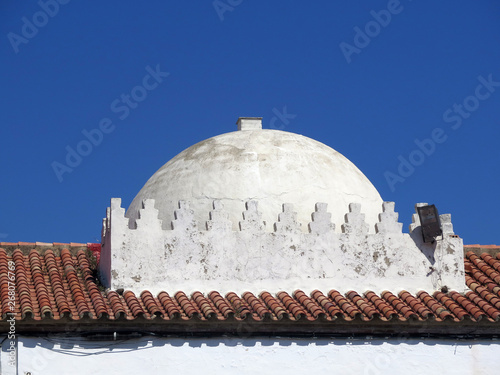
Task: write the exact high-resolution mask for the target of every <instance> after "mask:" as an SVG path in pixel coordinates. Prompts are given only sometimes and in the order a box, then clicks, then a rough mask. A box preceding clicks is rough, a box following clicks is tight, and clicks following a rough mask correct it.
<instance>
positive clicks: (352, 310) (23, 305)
mask: <svg viewBox="0 0 500 375" xmlns="http://www.w3.org/2000/svg"><path fill="white" fill-rule="evenodd" d="M78 245H80V244H78ZM88 249H91V248H90V247H88ZM94 250H95V251H99V250H100V247H99V248H97V246H95V247H94ZM90 257H91V255H90V253H89V252H85V251H83V250H81V249H80V250H79V249H78V248H77V249H74V251H73V252H70V251H69V250H68V249H63V250H60V251H57V252H56V251H53V250H52V249H46V250H44V251H39V250H32V251H30V252H29V253H26V252H23V251H21V250H19V249H16V250H13V251H10V252H7V251H5V250H3V249H0V298H1V303H0V322H1V321H5V320H6V319H7V318H8V315H7V313H8V312H10V308H9V307H10V305H9V298H8V297H9V287H8V281H9V279H8V277H9V276H8V275H9V274H8V272H9V270H8V264H9V262H10V261H12V262H14V265H15V269H14V275H15V278H16V280H15V313H16V319H18V320H21V321H24V320H30V319H33V320H37V321H46V320H53V321H57V320H60V319H63V318H65V319H69V320H70V321H78V320H81V319H83V318H85V319H86V321H88V320H89V319H90V321H102V320H104V321H106V320H108V321H114V320H123V321H124V322H126V321H127V320H135V319H137V318H143V319H146V320H153V319H157V320H160V321H164V322H166V323H168V322H170V321H172V322H174V321H190V320H193V319H194V320H197V321H200V322H203V321H211V320H216V321H220V322H222V321H241V320H250V321H255V322H258V321H265V322H266V324H271V323H272V322H275V323H272V324H277V322H278V321H281V322H283V321H290V322H291V323H290V324H293V322H294V321H301V322H306V323H307V322H311V323H312V322H315V321H322V322H330V323H332V324H334V322H335V321H339V319H341V321H343V322H352V321H358V322H365V323H363V324H370V323H368V322H369V321H372V322H373V321H376V320H379V321H384V322H406V321H414V322H425V321H427V320H429V321H433V320H434V321H435V322H436V324H440V323H439V322H444V321H452V322H461V321H464V320H468V321H470V322H481V321H486V322H488V321H489V322H492V323H491V324H493V323H495V324H496V322H499V321H500V260H499V259H500V254H499V255H498V256H496V257H495V256H492V255H491V254H489V253H483V254H481V255H477V253H475V252H472V251H471V252H468V253H467V254H466V259H465V263H464V266H465V271H466V276H465V282H466V284H467V286H468V287H469V288H470V291H469V292H466V293H459V292H457V291H449V292H446V293H445V292H442V291H420V292H418V293H416V294H412V293H409V292H408V291H401V292H400V293H399V294H398V295H395V294H393V293H391V292H387V291H386V292H382V293H380V294H378V293H375V292H373V291H349V292H348V293H345V294H342V293H340V292H339V291H337V290H335V289H332V290H330V291H327V294H325V293H324V292H323V291H319V290H315V291H313V292H312V293H310V294H306V293H304V292H303V291H302V290H296V291H295V292H293V293H292V294H290V293H289V292H288V291H281V292H278V293H276V294H273V293H271V292H270V291H263V292H262V293H260V295H259V296H256V295H254V294H253V293H250V292H245V293H243V294H241V295H238V294H237V293H234V292H229V293H227V294H226V295H225V296H223V295H221V294H220V293H219V292H217V291H212V292H210V293H208V294H204V293H202V292H200V291H195V292H194V293H192V294H191V295H189V296H188V295H186V293H184V292H182V291H179V292H177V293H175V295H174V296H173V297H172V296H171V295H169V294H168V293H167V292H165V291H163V292H160V293H158V294H157V295H153V294H152V293H151V292H149V291H143V292H142V293H141V294H140V296H136V295H135V293H133V292H131V291H125V292H124V293H123V295H121V294H120V293H118V292H119V291H118V292H117V291H113V290H108V291H104V290H103V288H102V287H101V286H100V285H99V283H98V280H97V279H96V276H95V271H94V270H93V269H92V266H91V265H92V264H95V261H94V260H93V259H91V258H90ZM165 287H166V288H167V287H168V286H165ZM499 324H500V323H499Z"/></svg>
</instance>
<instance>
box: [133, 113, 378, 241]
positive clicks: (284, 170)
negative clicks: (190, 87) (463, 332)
mask: <svg viewBox="0 0 500 375" xmlns="http://www.w3.org/2000/svg"><path fill="white" fill-rule="evenodd" d="M238 129H239V130H238V131H235V132H231V133H225V134H221V135H218V136H216V137H212V138H209V139H207V140H204V141H202V142H199V143H197V144H195V145H193V146H191V147H189V148H187V149H186V150H184V151H182V152H181V153H180V154H178V155H177V156H175V157H174V158H173V159H171V160H170V161H169V162H168V163H166V164H165V165H163V166H162V167H161V168H160V169H159V170H158V171H157V172H156V173H155V174H154V175H153V176H152V177H151V178H150V179H149V180H148V181H147V182H146V184H145V185H144V187H143V188H142V189H141V191H140V192H139V193H138V194H137V196H136V197H135V198H134V200H133V201H132V203H131V205H130V207H129V208H128V210H127V213H126V216H127V217H129V218H132V219H137V218H138V217H139V209H141V208H142V202H143V200H144V199H155V207H156V208H157V209H158V210H159V218H160V219H161V220H163V227H164V228H165V229H170V228H171V222H172V220H174V210H176V209H177V208H178V201H179V200H184V201H188V202H190V208H191V209H192V210H193V211H194V215H195V219H196V220H197V222H198V226H199V228H201V229H204V228H205V225H206V224H205V223H206V221H207V220H209V212H210V211H211V210H212V204H213V203H212V202H213V201H214V200H220V201H221V202H222V203H223V204H224V209H225V210H226V211H227V213H228V214H229V219H230V220H231V221H232V223H233V229H235V230H237V229H238V223H239V221H241V220H242V219H243V217H242V212H243V211H245V202H246V201H248V200H256V201H258V209H259V211H260V212H261V213H262V220H263V221H265V222H266V230H267V231H272V230H273V225H274V223H275V222H276V221H278V214H279V213H280V212H281V211H282V205H283V203H292V204H293V209H294V211H295V212H297V221H298V222H299V223H301V224H302V230H303V231H304V232H307V231H308V223H309V222H310V221H311V213H312V212H313V211H314V209H315V203H317V202H324V203H327V204H328V212H330V213H331V214H332V222H333V223H334V224H335V226H336V229H335V231H336V232H340V231H341V224H342V223H344V215H345V214H346V213H347V212H348V211H349V204H350V203H360V204H361V212H362V213H364V214H365V219H366V222H367V223H368V224H369V226H370V229H369V231H370V232H371V233H374V231H375V223H377V222H378V214H379V213H380V212H381V211H382V199H381V197H380V195H379V193H378V191H377V190H376V189H375V187H374V186H373V185H372V184H371V182H370V181H369V180H368V179H367V178H366V177H365V175H364V174H363V173H362V172H361V171H360V170H359V169H358V168H357V167H356V166H355V165H354V164H353V163H351V162H350V161H349V160H348V159H347V158H345V157H344V156H343V155H342V154H340V153H339V152H337V151H335V150H333V149H332V148H330V147H328V146H327V145H325V144H323V143H321V142H318V141H315V140H313V139H311V138H308V137H304V136H302V135H299V134H294V133H289V132H285V131H279V130H270V129H262V125H261V118H255V117H253V118H240V119H239V120H238ZM131 222H133V221H131Z"/></svg>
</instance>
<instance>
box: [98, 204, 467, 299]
mask: <svg viewBox="0 0 500 375" xmlns="http://www.w3.org/2000/svg"><path fill="white" fill-rule="evenodd" d="M418 205H425V204H423V203H422V204H418ZM394 208H395V207H394V203H393V202H384V203H383V205H382V207H381V212H380V214H379V222H378V223H376V224H375V227H374V228H370V225H369V224H367V223H366V222H365V218H364V213H363V207H362V205H360V204H358V203H355V204H350V205H349V207H348V209H349V212H347V213H346V214H345V223H344V224H342V225H341V226H340V227H341V228H340V230H336V229H337V228H335V225H334V224H333V223H332V222H331V216H332V215H331V213H330V212H328V206H327V204H326V203H317V204H316V205H315V207H314V211H313V212H312V213H311V221H310V222H308V223H303V222H299V221H298V220H297V214H296V212H295V211H294V206H293V205H292V204H289V203H284V204H283V205H282V212H277V213H276V221H275V222H274V223H265V222H264V221H263V220H262V214H261V213H260V212H259V205H258V201H255V200H249V201H247V202H246V203H245V204H244V206H243V204H242V210H241V213H242V215H241V220H240V221H239V223H237V224H238V225H237V226H235V225H234V224H235V223H233V222H231V220H229V217H230V216H229V215H228V213H227V212H226V211H225V209H224V205H223V204H222V202H221V201H218V200H214V201H213V205H212V210H210V211H208V212H206V215H203V216H204V217H206V218H207V220H206V221H205V223H201V224H199V223H198V222H197V221H196V220H195V217H196V213H195V212H194V211H193V210H192V209H191V208H190V204H189V202H187V201H179V202H178V208H177V209H175V211H174V215H173V217H174V220H172V222H171V223H170V225H166V224H168V223H162V220H160V219H159V218H158V217H159V212H158V210H157V209H156V208H155V201H154V200H152V199H146V200H144V201H143V203H142V208H141V209H140V210H139V212H138V215H137V218H136V219H134V220H133V221H130V222H129V219H128V218H126V217H125V210H124V209H123V208H122V207H121V200H120V199H117V198H113V199H112V200H111V205H110V207H109V208H108V209H107V212H106V218H105V219H104V220H103V229H102V244H103V247H102V254H101V262H100V275H101V279H102V282H103V283H104V284H105V285H106V286H108V287H111V288H113V289H121V288H123V289H130V290H133V291H137V292H140V291H142V290H145V289H147V290H150V291H153V292H154V291H160V290H166V291H168V292H175V291H177V290H183V291H189V290H202V289H205V291H206V292H209V291H211V290H218V291H220V292H223V291H230V290H231V291H237V292H244V291H246V290H250V291H252V292H256V293H258V292H260V291H261V290H293V289H294V288H298V287H300V288H301V289H302V290H306V289H307V288H309V289H310V291H312V290H314V289H319V290H329V289H331V288H335V289H337V290H345V291H347V290H348V289H355V290H374V291H377V290H378V291H383V290H390V291H392V292H398V291H400V290H403V289H404V290H408V291H411V292H416V291H419V290H438V289H440V288H442V287H445V286H446V287H447V288H448V289H455V290H458V291H462V290H464V289H465V285H464V270H463V244H462V240H461V239H460V238H458V236H455V235H454V233H453V225H452V223H451V216H450V215H441V216H440V218H441V222H442V227H443V236H442V237H440V238H438V239H437V240H436V241H435V242H434V243H433V244H428V243H423V241H422V236H421V231H420V222H419V219H418V215H416V214H414V215H413V223H412V224H411V225H410V233H403V232H402V224H401V223H399V222H398V213H397V212H395V210H394ZM311 211H312V210H311ZM198 214H199V213H198ZM198 216H200V215H198ZM202 224H204V225H202ZM165 227H167V228H170V229H164V228H165ZM234 227H237V228H239V230H233V229H232V228H234ZM304 228H306V229H307V232H305V231H304ZM269 229H271V231H269Z"/></svg>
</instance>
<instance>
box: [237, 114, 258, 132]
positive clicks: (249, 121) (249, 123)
mask: <svg viewBox="0 0 500 375" xmlns="http://www.w3.org/2000/svg"><path fill="white" fill-rule="evenodd" d="M236 124H237V125H238V130H260V129H262V117H240V118H238V121H236Z"/></svg>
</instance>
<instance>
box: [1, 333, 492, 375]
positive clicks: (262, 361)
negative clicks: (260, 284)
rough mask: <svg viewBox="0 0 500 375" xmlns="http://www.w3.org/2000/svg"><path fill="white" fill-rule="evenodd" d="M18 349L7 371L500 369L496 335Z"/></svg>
mask: <svg viewBox="0 0 500 375" xmlns="http://www.w3.org/2000/svg"><path fill="white" fill-rule="evenodd" d="M4 346H5V345H4ZM18 350H19V353H18V362H17V368H16V367H10V366H8V364H7V363H6V359H5V358H6V352H5V351H4V350H3V351H2V355H1V358H0V372H1V373H2V374H4V375H12V374H26V373H28V372H29V373H31V375H45V374H46V375H53V374H57V375H77V374H84V375H87V374H96V375H99V374H106V375H108V374H196V375H199V374H234V373H237V374H242V375H244V374H347V375H348V374H356V375H359V374H362V375H379V374H380V375H381V374H384V375H385V374H394V375H400V374H415V375H419V374H425V375H428V374H454V375H469V374H478V375H487V374H488V375H495V374H498V353H499V351H500V345H499V344H498V342H496V341H490V340H460V341H454V340H439V339H411V340H409V339H404V338H400V339H388V340H379V339H349V340H346V339H287V338H279V339H274V338H273V339H269V338H249V339H242V338H212V339H192V338H191V339H183V338H174V339H169V338H153V337H144V338H140V339H133V340H125V341H86V340H84V339H81V338H73V337H67V338H57V337H52V338H29V337H20V339H19V349H18ZM16 371H17V372H16Z"/></svg>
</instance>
